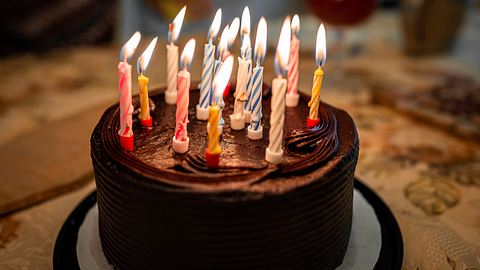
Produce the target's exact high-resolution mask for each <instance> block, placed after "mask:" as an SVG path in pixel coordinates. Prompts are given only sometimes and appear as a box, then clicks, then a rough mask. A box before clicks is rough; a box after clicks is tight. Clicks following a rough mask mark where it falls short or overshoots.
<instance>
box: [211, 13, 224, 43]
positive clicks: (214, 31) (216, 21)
mask: <svg viewBox="0 0 480 270" xmlns="http://www.w3.org/2000/svg"><path fill="white" fill-rule="evenodd" d="M221 22H222V9H221V8H219V9H218V10H217V12H216V13H215V17H214V18H213V21H212V25H211V26H210V30H208V39H209V42H211V41H212V40H214V39H215V38H216V37H217V35H218V31H219V30H220V23H221Z"/></svg>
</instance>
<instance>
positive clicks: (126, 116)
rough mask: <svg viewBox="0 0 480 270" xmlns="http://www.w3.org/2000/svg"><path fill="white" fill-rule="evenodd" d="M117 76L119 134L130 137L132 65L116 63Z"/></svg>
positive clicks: (131, 133)
mask: <svg viewBox="0 0 480 270" xmlns="http://www.w3.org/2000/svg"><path fill="white" fill-rule="evenodd" d="M118 76H119V77H120V83H119V91H120V129H119V130H118V134H119V135H120V136H126V137H130V136H132V135H133V131H132V113H133V105H132V66H131V65H130V64H128V63H127V62H126V61H124V62H120V63H118Z"/></svg>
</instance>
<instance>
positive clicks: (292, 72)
mask: <svg viewBox="0 0 480 270" xmlns="http://www.w3.org/2000/svg"><path fill="white" fill-rule="evenodd" d="M291 29H292V39H291V41H290V57H289V61H288V90H287V97H286V104H287V107H296V106H297V105H298V99H299V95H298V93H297V88H298V76H299V74H298V63H299V61H298V60H299V51H300V39H298V31H299V30H300V18H299V17H298V15H295V16H293V19H292V25H291Z"/></svg>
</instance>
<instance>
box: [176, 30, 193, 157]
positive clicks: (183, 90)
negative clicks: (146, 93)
mask: <svg viewBox="0 0 480 270" xmlns="http://www.w3.org/2000/svg"><path fill="white" fill-rule="evenodd" d="M194 52H195V39H190V40H189V41H188V42H187V44H186V45H185V48H184V49H183V52H182V56H181V61H180V65H181V71H180V72H179V73H178V95H177V112H176V118H175V136H174V137H173V151H175V152H177V153H181V154H183V153H185V152H187V151H188V144H189V141H190V139H189V138H188V132H187V124H188V104H189V97H190V72H189V71H188V69H189V67H190V65H191V63H192V59H193V53H194Z"/></svg>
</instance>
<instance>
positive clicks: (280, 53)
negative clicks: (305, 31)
mask: <svg viewBox="0 0 480 270" xmlns="http://www.w3.org/2000/svg"><path fill="white" fill-rule="evenodd" d="M290 32H291V30H290V17H289V16H287V17H286V18H285V20H284V21H283V26H282V30H281V32H280V37H279V38H278V46H277V53H276V55H275V61H276V64H277V65H278V66H277V67H276V74H277V75H279V72H280V71H281V72H282V73H285V72H286V70H287V65H288V57H289V54H290V35H291V33H290Z"/></svg>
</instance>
